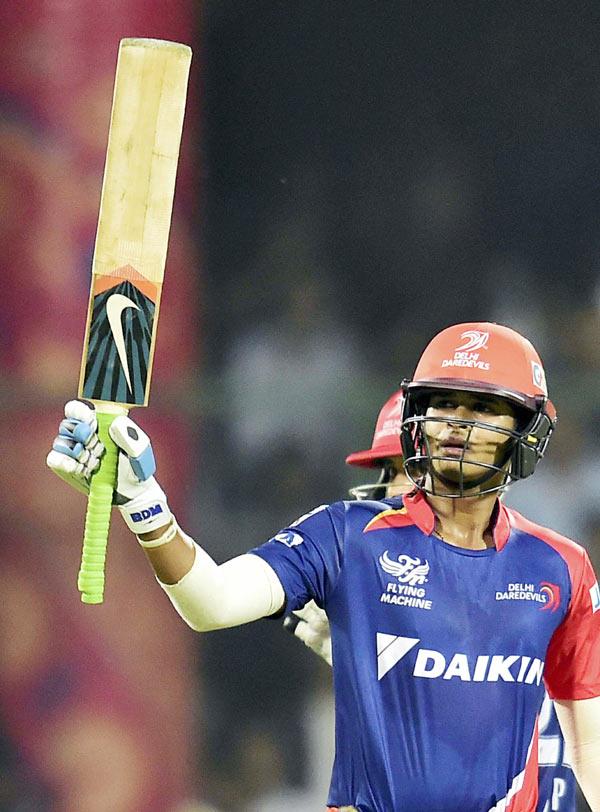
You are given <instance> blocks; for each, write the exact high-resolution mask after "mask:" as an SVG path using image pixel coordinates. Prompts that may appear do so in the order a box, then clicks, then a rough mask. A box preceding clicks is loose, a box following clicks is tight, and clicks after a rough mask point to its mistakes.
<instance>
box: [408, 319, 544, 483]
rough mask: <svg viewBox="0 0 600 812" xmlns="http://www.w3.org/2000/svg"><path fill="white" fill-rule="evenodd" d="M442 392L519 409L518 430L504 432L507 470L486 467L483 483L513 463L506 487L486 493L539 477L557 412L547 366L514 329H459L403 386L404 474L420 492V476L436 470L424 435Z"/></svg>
mask: <svg viewBox="0 0 600 812" xmlns="http://www.w3.org/2000/svg"><path fill="white" fill-rule="evenodd" d="M440 389H441V390H450V391H456V390H459V391H460V390H462V391H469V392H479V393H482V394H487V395H493V396H495V397H499V398H504V399H506V400H508V401H510V402H511V403H512V404H513V405H514V406H515V407H516V411H517V414H518V425H517V428H516V429H515V430H514V431H510V432H505V434H507V436H508V437H509V439H510V443H509V444H508V446H507V455H506V459H505V461H504V462H503V466H502V467H495V466H489V465H486V466H485V467H486V468H487V469H489V470H487V471H486V473H485V474H484V475H483V476H482V478H481V480H480V484H483V483H484V482H485V481H487V480H488V479H490V478H492V477H494V476H495V475H496V474H497V473H498V472H500V471H504V470H505V468H504V466H506V463H508V462H510V464H509V466H508V467H507V469H506V471H505V472H506V479H505V481H504V482H503V483H502V484H501V485H498V486H494V487H490V488H488V489H487V490H482V491H481V493H487V492H490V491H494V490H501V489H502V488H504V487H505V485H507V484H508V483H509V482H511V481H513V480H516V479H524V478H525V477H528V476H530V475H531V474H532V473H533V472H534V470H535V466H536V465H537V463H538V462H539V460H540V459H541V458H542V456H543V455H544V452H545V450H546V446H547V444H548V441H549V439H550V435H551V434H552V431H553V430H554V426H555V424H556V410H555V408H554V406H553V404H552V403H551V401H550V400H548V390H547V387H546V376H545V373H544V367H543V365H542V361H541V359H540V356H539V355H538V353H537V351H536V350H535V348H534V347H533V345H532V344H531V342H530V341H528V340H527V339H526V338H524V337H523V336H522V335H520V334H519V333H517V332H516V331H515V330H511V329H510V328H509V327H503V326H502V325H500V324H492V323H490V322H469V323H466V324H454V325H452V326H451V327H447V328H446V329H445V330H442V331H441V332H440V333H438V334H437V335H436V336H435V337H434V338H433V339H432V340H431V342H430V343H429V344H428V346H427V347H426V348H425V351H424V352H423V354H422V356H421V358H420V360H419V363H418V364H417V368H416V370H415V374H414V376H413V378H412V380H410V381H404V382H403V389H402V391H403V392H404V396H405V405H404V413H403V418H402V448H403V454H404V460H405V470H406V473H407V475H408V476H409V478H411V480H412V481H413V482H415V484H416V485H417V486H418V487H423V482H422V479H421V478H420V475H422V474H423V472H424V471H425V472H426V471H429V472H430V473H431V471H432V468H431V456H430V453H429V448H428V444H427V439H426V436H425V431H424V423H425V411H426V405H427V399H428V395H431V393H432V392H434V391H436V390H440ZM429 419H431V418H429ZM451 422H452V421H451ZM456 422H461V421H456ZM462 422H464V423H467V424H469V425H471V427H472V428H473V427H474V426H478V425H479V426H484V427H486V426H485V424H483V423H482V422H481V421H479V423H478V422H477V421H462ZM411 470H412V474H411ZM417 474H419V476H417ZM463 485H464V482H463V481H462V479H461V486H460V493H457V494H453V495H454V496H461V495H464V491H463Z"/></svg>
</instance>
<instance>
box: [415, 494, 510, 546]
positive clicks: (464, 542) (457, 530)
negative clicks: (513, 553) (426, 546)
mask: <svg viewBox="0 0 600 812" xmlns="http://www.w3.org/2000/svg"><path fill="white" fill-rule="evenodd" d="M497 498H498V495H497V494H496V493H489V494H485V495H484V496H479V497H478V498H476V499H473V498H470V499H468V498H466V499H448V498H447V497H443V496H432V495H431V494H428V495H427V501H428V502H429V504H430V505H431V507H432V509H433V512H434V513H435V517H436V521H435V530H434V532H435V534H436V535H437V536H438V537H439V538H441V539H443V540H444V541H446V542H448V544H454V545H455V546H456V547H464V548H465V549H468V550H483V549H485V548H486V547H493V546H494V538H493V533H492V530H491V528H490V520H491V517H492V513H493V511H494V507H495V504H496V500H497Z"/></svg>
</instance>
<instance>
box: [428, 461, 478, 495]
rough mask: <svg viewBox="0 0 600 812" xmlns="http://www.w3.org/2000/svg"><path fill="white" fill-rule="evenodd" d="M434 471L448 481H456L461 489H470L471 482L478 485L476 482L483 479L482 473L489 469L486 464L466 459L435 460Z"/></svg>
mask: <svg viewBox="0 0 600 812" xmlns="http://www.w3.org/2000/svg"><path fill="white" fill-rule="evenodd" d="M432 467H433V471H434V473H435V474H437V475H438V476H440V477H441V478H443V479H444V480H446V481H448V480H449V481H450V482H456V484H457V486H460V487H461V490H469V483H470V482H472V483H473V485H472V487H476V483H477V482H479V481H480V480H481V475H482V474H483V473H484V472H485V471H486V470H487V469H486V467H485V465H481V464H477V463H469V462H467V461H466V460H463V461H459V460H456V461H455V460H446V459H444V460H434V461H433V464H432Z"/></svg>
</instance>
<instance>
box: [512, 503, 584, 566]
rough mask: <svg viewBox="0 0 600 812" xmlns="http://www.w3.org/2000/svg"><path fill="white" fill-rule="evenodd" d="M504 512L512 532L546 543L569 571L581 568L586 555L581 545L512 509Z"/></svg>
mask: <svg viewBox="0 0 600 812" xmlns="http://www.w3.org/2000/svg"><path fill="white" fill-rule="evenodd" d="M506 511H507V513H508V516H509V519H510V524H511V527H512V528H513V529H514V530H519V531H521V532H522V533H526V534H527V535H528V536H533V537H534V538H537V539H539V540H540V541H543V542H544V543H546V544H547V545H548V546H549V547H551V548H552V549H553V550H555V551H556V552H557V553H558V554H559V555H560V556H561V557H562V558H563V559H564V560H565V561H566V563H567V564H568V566H569V569H570V570H572V571H577V570H579V569H580V568H581V567H582V566H583V563H584V561H585V558H586V556H587V553H586V551H585V548H584V547H583V546H582V545H581V544H578V543H577V542H576V541H573V539H570V538H568V537H567V536H563V535H561V534H560V533H557V532H556V531H555V530H551V529H550V528H549V527H544V526H543V525H540V524H536V523H535V522H532V521H531V520H530V519H527V518H526V517H525V516H523V515H522V514H521V513H519V512H518V511H516V510H513V509H512V508H506Z"/></svg>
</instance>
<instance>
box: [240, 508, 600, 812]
mask: <svg viewBox="0 0 600 812" xmlns="http://www.w3.org/2000/svg"><path fill="white" fill-rule="evenodd" d="M434 526H435V516H434V514H433V512H432V510H431V508H430V507H429V504H428V503H427V501H426V499H425V498H424V496H423V495H422V494H421V493H414V494H411V495H409V496H405V497H404V498H403V499H401V498H394V499H385V500H383V501H379V502H378V501H357V502H338V503H335V504H332V505H330V506H323V507H321V508H318V509H317V510H315V511H313V512H312V513H310V514H308V515H306V516H304V517H302V518H301V519H299V520H298V521H297V522H296V523H294V525H292V526H290V527H288V528H286V529H285V530H282V531H281V532H279V533H278V534H277V535H276V536H275V537H274V538H273V539H271V540H270V541H269V542H267V543H266V544H264V545H262V546H261V547H258V548H256V549H255V550H253V551H252V552H253V553H255V554H256V555H259V556H260V557H262V558H263V559H264V560H265V561H267V562H268V563H269V564H270V565H271V567H272V568H273V569H274V570H275V572H276V573H277V575H278V577H279V579H280V581H281V583H282V585H283V588H284V591H285V594H286V599H287V605H286V611H292V610H294V609H297V608H300V607H302V606H304V605H305V604H306V602H307V601H309V600H310V599H314V600H315V601H316V603H317V604H318V605H319V606H320V607H322V608H324V609H325V610H326V612H327V616H328V618H329V621H330V625H331V637H332V650H333V678H334V692H335V707H336V755H335V761H334V766H333V775H332V780H331V786H330V792H329V799H328V803H329V804H330V805H331V806H334V807H335V806H346V805H348V806H354V807H356V808H357V809H358V810H360V812H395V811H396V810H407V811H409V812H434V810H435V812H442V810H443V811H444V812H535V810H536V806H537V801H538V716H539V713H540V708H541V705H542V700H543V698H544V681H545V684H546V686H547V688H548V691H549V693H550V695H551V696H552V697H554V698H559V699H583V698H587V697H592V696H598V695H600V645H599V640H600V634H599V632H600V612H599V611H598V609H600V595H599V593H598V584H597V582H596V578H595V576H594V574H593V570H592V567H591V564H590V562H589V559H588V557H587V554H586V553H585V551H584V550H583V548H581V547H579V546H578V545H576V544H575V543H574V542H571V541H569V540H568V539H565V538H564V537H562V536H559V535H557V534H555V533H553V532H552V531H549V530H545V529H543V528H540V527H539V526H537V525H534V524H532V523H530V522H528V521H527V520H525V519H523V517H521V516H520V515H519V514H518V513H516V512H515V511H512V510H509V509H508V508H506V507H505V506H504V505H503V504H502V503H501V502H498V503H497V506H496V509H495V519H494V542H495V546H494V547H491V548H489V549H484V550H465V549H463V548H460V547H456V546H453V545H450V544H447V543H446V542H444V541H442V540H441V539H439V538H438V537H436V536H435V535H433V530H434ZM542 677H543V678H544V681H543V680H542Z"/></svg>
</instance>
